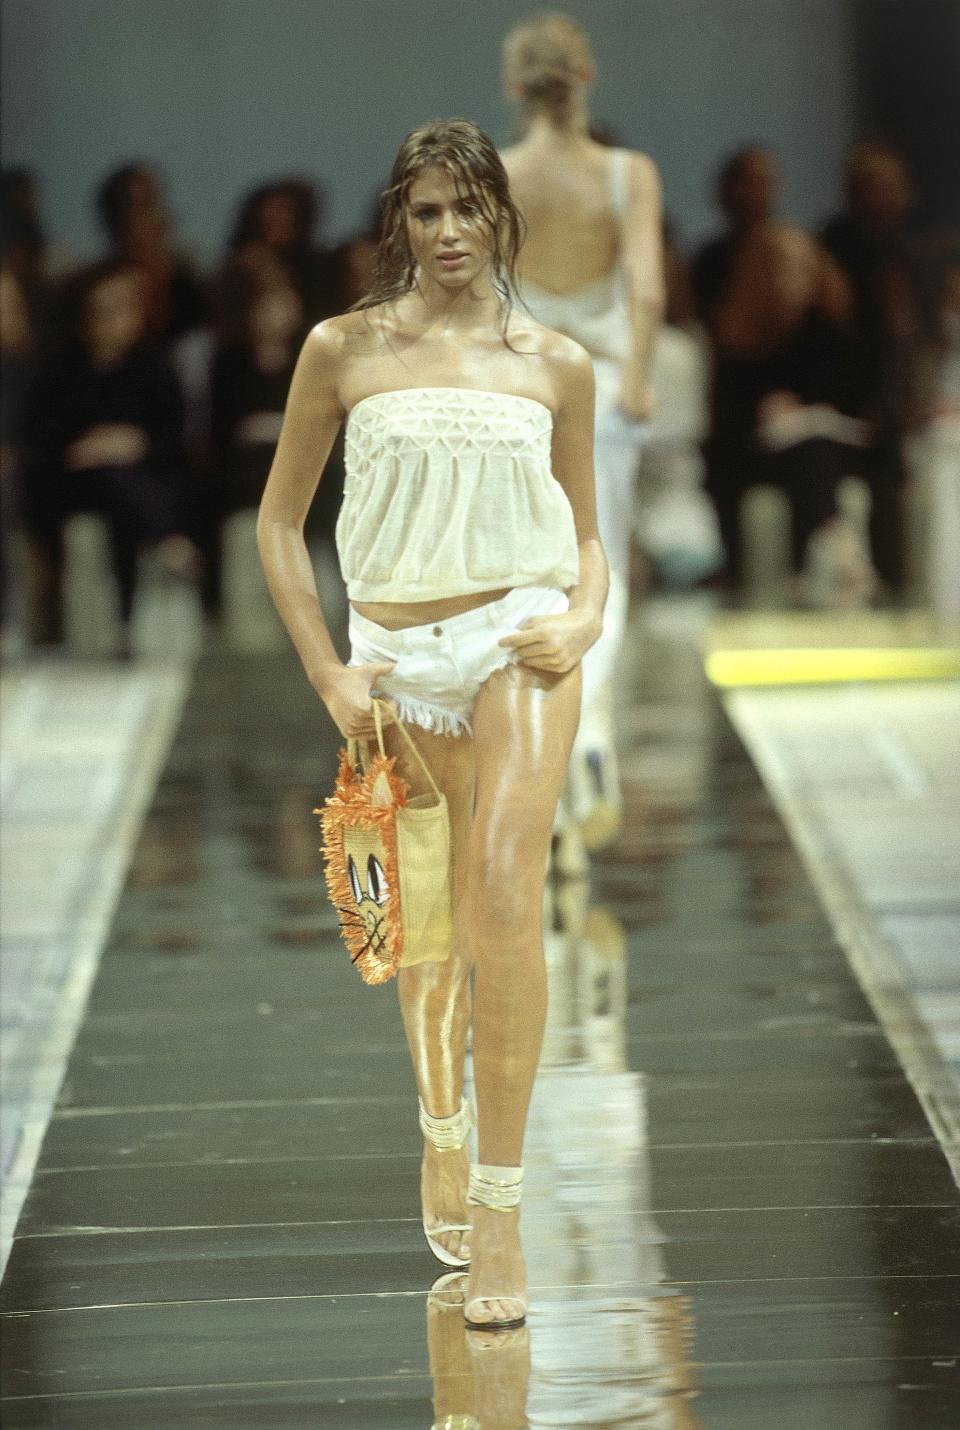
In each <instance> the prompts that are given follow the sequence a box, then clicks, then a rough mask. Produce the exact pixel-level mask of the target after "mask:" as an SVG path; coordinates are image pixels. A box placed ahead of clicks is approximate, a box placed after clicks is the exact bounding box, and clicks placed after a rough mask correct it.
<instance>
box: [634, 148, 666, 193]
mask: <svg viewBox="0 0 960 1430" xmlns="http://www.w3.org/2000/svg"><path fill="white" fill-rule="evenodd" d="M628 152H629V154H630V182H631V186H632V188H633V191H634V193H636V194H638V195H650V194H658V193H659V192H660V170H659V169H658V168H657V165H656V163H655V162H654V160H653V159H651V157H650V155H649V154H643V153H641V151H640V150H639V149H631V150H629V151H628Z"/></svg>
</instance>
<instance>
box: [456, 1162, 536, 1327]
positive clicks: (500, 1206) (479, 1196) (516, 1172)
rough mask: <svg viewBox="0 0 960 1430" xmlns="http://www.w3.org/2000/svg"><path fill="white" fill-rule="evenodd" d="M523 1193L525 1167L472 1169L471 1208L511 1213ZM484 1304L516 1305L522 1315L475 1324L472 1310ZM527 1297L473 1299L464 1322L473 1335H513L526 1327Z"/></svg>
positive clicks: (478, 1165) (477, 1165)
mask: <svg viewBox="0 0 960 1430" xmlns="http://www.w3.org/2000/svg"><path fill="white" fill-rule="evenodd" d="M522 1193H523V1168H522V1167H497V1166H493V1165H491V1164H490V1163H486V1162H477V1163H474V1165H473V1166H472V1167H471V1168H470V1187H469V1190H468V1192H467V1201H468V1203H469V1204H470V1205H471V1206H475V1207H490V1208H492V1209H493V1210H494V1211H498V1212H509V1211H513V1210H514V1209H515V1208H516V1207H518V1206H519V1205H520V1198H521V1195H522ZM484 1301H517V1302H519V1303H520V1304H521V1305H522V1306H523V1308H524V1309H523V1313H522V1314H521V1315H519V1316H514V1317H512V1318H510V1319H509V1320H498V1321H476V1320H474V1319H473V1317H472V1316H471V1315H470V1309H471V1307H476V1306H477V1305H480V1304H482V1303H483V1302H484ZM526 1319H527V1313H526V1297H524V1296H509V1295H507V1296H473V1297H472V1298H471V1299H470V1300H469V1301H468V1302H467V1305H466V1308H465V1312H464V1321H465V1322H466V1326H467V1329H468V1330H471V1331H512V1330H514V1329H515V1327H517V1326H522V1325H524V1324H525V1323H526Z"/></svg>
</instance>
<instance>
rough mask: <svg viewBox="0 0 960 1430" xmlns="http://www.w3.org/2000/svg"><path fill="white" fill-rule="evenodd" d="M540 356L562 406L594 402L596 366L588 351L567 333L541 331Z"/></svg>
mask: <svg viewBox="0 0 960 1430" xmlns="http://www.w3.org/2000/svg"><path fill="white" fill-rule="evenodd" d="M540 331H541V335H542V336H541V346H540V357H541V360H542V361H543V364H544V367H545V368H546V370H547V372H548V374H549V376H550V380H551V384H552V386H553V387H554V390H555V391H556V393H557V395H558V397H559V398H560V401H561V404H563V403H565V402H569V401H571V400H577V399H582V400H589V402H590V403H591V404H592V402H593V390H594V377H593V363H592V362H591V360H590V354H589V353H588V352H587V350H586V348H584V347H582V346H581V345H580V343H578V342H576V341H575V339H573V338H568V337H567V336H566V334H565V333H557V332H554V330H553V329H552V328H541V330H540Z"/></svg>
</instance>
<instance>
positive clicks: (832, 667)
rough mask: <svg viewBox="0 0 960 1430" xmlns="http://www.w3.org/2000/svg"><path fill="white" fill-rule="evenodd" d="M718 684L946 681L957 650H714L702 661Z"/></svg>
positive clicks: (956, 666)
mask: <svg viewBox="0 0 960 1430" xmlns="http://www.w3.org/2000/svg"><path fill="white" fill-rule="evenodd" d="M705 665H706V671H707V677H708V679H709V680H710V681H711V682H712V684H714V685H716V686H720V687H721V688H723V689H730V688H732V687H735V686H741V685H816V684H821V685H826V684H836V683H839V682H844V681H860V680H950V679H954V678H956V677H960V649H956V650H952V649H949V648H946V649H937V648H935V647H930V648H919V647H910V648H907V647H901V648H893V647H887V648H883V647H870V646H855V647H849V646H845V647H820V648H815V647H804V648H800V647H795V648H792V649H790V648H787V649H779V650H778V649H767V650H717V651H713V652H712V653H711V654H710V655H708V656H707V657H706V660H705Z"/></svg>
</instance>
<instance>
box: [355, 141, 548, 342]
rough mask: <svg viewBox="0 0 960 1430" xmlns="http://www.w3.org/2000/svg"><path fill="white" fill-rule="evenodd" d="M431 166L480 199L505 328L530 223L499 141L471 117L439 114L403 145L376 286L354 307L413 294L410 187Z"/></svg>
mask: <svg viewBox="0 0 960 1430" xmlns="http://www.w3.org/2000/svg"><path fill="white" fill-rule="evenodd" d="M425 169H443V170H444V171H445V172H446V173H448V174H449V175H450V177H451V178H452V179H453V182H454V184H455V185H456V190H457V194H458V196H459V197H461V198H466V199H469V200H470V202H471V203H473V204H475V205H476V206H477V208H478V210H479V212H480V215H481V217H482V219H483V221H484V223H485V224H486V226H487V228H488V231H489V234H490V240H491V246H492V266H493V285H494V288H495V289H496V290H497V292H498V293H499V294H500V297H501V298H502V299H503V301H504V316H503V332H504V335H506V326H507V322H508V320H509V314H510V309H511V307H512V306H513V302H514V295H515V293H516V288H517V273H516V269H517V255H518V253H519V252H520V245H521V244H522V242H523V238H524V233H525V225H524V222H523V219H522V218H521V216H520V212H519V210H518V209H517V206H516V204H515V203H514V202H513V199H512V198H511V196H510V185H509V182H508V180H507V171H506V170H505V169H504V167H503V164H502V162H501V160H500V155H499V154H498V153H497V150H496V148H495V146H494V144H493V141H492V140H491V139H490V138H488V136H487V135H486V134H484V132H483V130H482V129H480V128H478V127H477V125H476V124H473V123H472V122H471V121H470V120H469V119H435V120H432V121H431V122H430V123H429V124H421V125H420V126H419V127H418V128H417V129H413V130H411V131H410V133H409V134H408V135H407V137H406V139H404V141H403V143H402V144H401V145H400V149H399V152H398V154H397V157H396V159H395V160H394V162H393V169H392V170H391V173H390V182H389V184H388V185H387V187H386V189H385V190H384V191H383V194H382V195H381V200H380V201H381V227H380V243H379V247H378V249H377V268H376V277H375V279H374V283H373V287H372V288H371V290H370V292H369V293H367V294H366V296H365V297H363V298H361V299H360V301H359V302H357V303H354V305H353V306H354V308H355V309H357V308H373V307H375V306H376V305H377V304H379V303H386V302H389V301H390V300H391V299H396V298H400V297H402V296H403V294H404V293H409V292H410V290H411V289H412V288H413V287H414V286H415V284H416V264H415V262H414V258H413V254H412V253H411V252H410V245H409V243H408V241H407V223H406V204H407V196H408V194H409V192H410V186H411V184H412V183H413V181H414V180H415V179H416V178H417V177H418V176H419V175H420V174H421V173H423V171H424V170H425Z"/></svg>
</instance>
